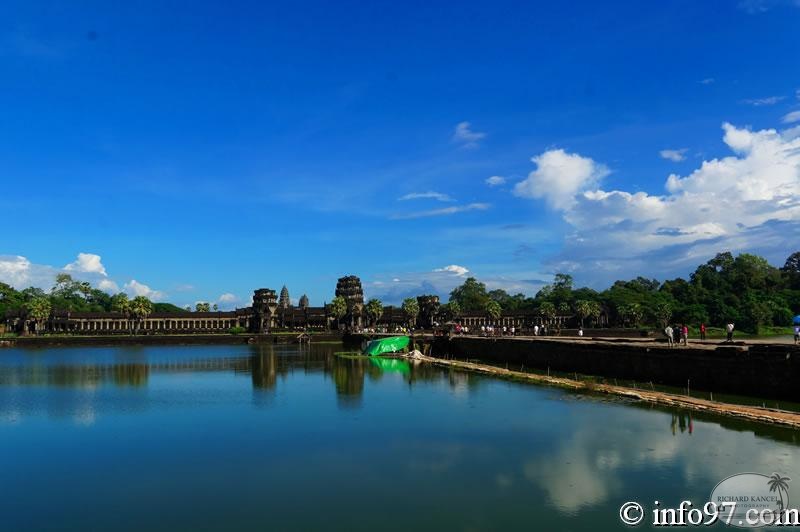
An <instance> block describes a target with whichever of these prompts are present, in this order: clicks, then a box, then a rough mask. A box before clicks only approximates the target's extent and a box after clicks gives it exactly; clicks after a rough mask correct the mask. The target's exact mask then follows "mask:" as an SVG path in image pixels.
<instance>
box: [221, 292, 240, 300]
mask: <svg viewBox="0 0 800 532" xmlns="http://www.w3.org/2000/svg"><path fill="white" fill-rule="evenodd" d="M218 301H219V302H220V303H235V302H237V301H239V297H238V296H236V295H234V294H231V293H230V292H226V293H224V294H222V295H221V296H219V299H218Z"/></svg>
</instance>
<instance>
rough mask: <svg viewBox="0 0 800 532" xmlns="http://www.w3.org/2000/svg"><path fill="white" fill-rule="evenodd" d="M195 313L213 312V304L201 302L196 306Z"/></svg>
mask: <svg viewBox="0 0 800 532" xmlns="http://www.w3.org/2000/svg"><path fill="white" fill-rule="evenodd" d="M194 311H195V312H211V304H210V303H206V302H203V301H201V302H199V303H197V304H196V305H195V306H194Z"/></svg>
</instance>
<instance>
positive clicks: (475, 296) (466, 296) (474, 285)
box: [450, 277, 489, 312]
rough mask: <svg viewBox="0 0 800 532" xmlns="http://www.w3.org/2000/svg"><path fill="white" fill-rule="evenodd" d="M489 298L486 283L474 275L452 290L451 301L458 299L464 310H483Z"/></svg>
mask: <svg viewBox="0 0 800 532" xmlns="http://www.w3.org/2000/svg"><path fill="white" fill-rule="evenodd" d="M488 300H489V294H487V293H486V285H485V284H483V283H480V282H478V280H477V279H475V278H474V277H469V278H467V280H466V281H464V284H462V285H461V286H458V287H456V288H454V289H453V291H452V292H450V301H456V302H457V303H458V305H459V307H460V308H461V310H463V311H472V312H482V311H483V309H484V308H485V307H486V302H487V301H488Z"/></svg>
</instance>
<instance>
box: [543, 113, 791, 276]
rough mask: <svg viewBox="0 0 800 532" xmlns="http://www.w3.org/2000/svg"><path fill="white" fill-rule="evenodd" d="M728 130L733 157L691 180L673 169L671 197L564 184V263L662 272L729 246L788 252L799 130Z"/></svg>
mask: <svg viewBox="0 0 800 532" xmlns="http://www.w3.org/2000/svg"><path fill="white" fill-rule="evenodd" d="M722 127H723V131H724V136H723V141H724V142H725V144H726V145H727V146H728V147H729V148H730V150H731V151H732V152H733V155H731V156H728V157H723V158H721V159H713V160H710V161H704V162H703V163H702V165H701V166H700V168H698V169H696V170H694V171H693V172H691V173H690V174H688V175H686V176H680V175H676V174H673V175H670V176H669V177H668V178H667V180H666V183H665V188H666V194H664V195H652V194H648V193H646V192H628V191H625V190H610V191H606V190H602V189H601V188H599V187H598V188H593V189H584V190H580V187H576V186H571V187H565V188H566V189H568V190H575V193H574V196H573V197H572V198H569V200H568V199H567V198H566V194H564V195H561V196H558V200H559V201H557V202H555V205H556V206H559V207H560V209H561V210H562V212H563V216H564V219H565V220H566V221H567V222H568V223H570V224H571V225H572V226H573V227H574V229H575V232H574V233H573V234H571V235H570V236H569V237H568V238H567V241H566V246H565V249H564V251H563V254H562V256H561V257H560V260H561V261H562V262H561V263H560V264H559V266H560V267H565V268H566V269H570V268H572V269H581V268H586V269H587V270H591V271H592V272H593V273H594V274H595V276H596V274H597V272H598V270H601V269H606V270H609V271H610V270H624V269H626V267H629V268H627V269H629V270H631V271H635V270H636V268H639V269H642V268H644V269H645V270H646V271H648V274H655V273H657V270H660V271H667V272H673V273H674V269H675V268H676V267H679V265H681V264H683V265H689V264H692V263H696V262H697V261H698V260H705V259H707V257H709V256H710V255H713V254H714V253H715V252H716V251H719V250H723V249H730V250H743V249H746V250H749V251H752V252H761V253H763V254H765V255H767V256H768V257H769V256H770V253H773V256H774V255H777V254H782V255H784V257H783V258H785V255H788V253H789V252H791V251H792V250H794V249H795V248H796V246H797V235H798V234H800V135H793V134H791V132H786V131H784V132H778V131H776V130H774V129H766V130H761V131H751V130H749V129H746V128H737V127H735V126H733V125H731V124H728V123H726V124H724V125H723V126H722ZM575 157H578V158H580V157H579V156H575ZM567 173H569V174H574V172H567ZM586 173H587V172H585V171H584V172H583V174H584V175H585V174H586ZM557 177H558V176H557V175H555V176H554V177H553V179H552V180H551V182H556V179H557ZM570 182H580V180H575V179H572V180H571V181H570ZM530 196H531V197H542V196H544V194H540V195H539V196H536V195H533V194H531V195H530ZM778 256H780V255H778Z"/></svg>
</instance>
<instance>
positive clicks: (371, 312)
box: [367, 298, 383, 325]
mask: <svg viewBox="0 0 800 532" xmlns="http://www.w3.org/2000/svg"><path fill="white" fill-rule="evenodd" d="M367 315H368V316H369V317H371V318H372V320H373V325H377V324H378V320H379V319H380V318H381V316H383V303H381V300H380V299H375V298H372V299H370V300H369V301H367Z"/></svg>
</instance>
